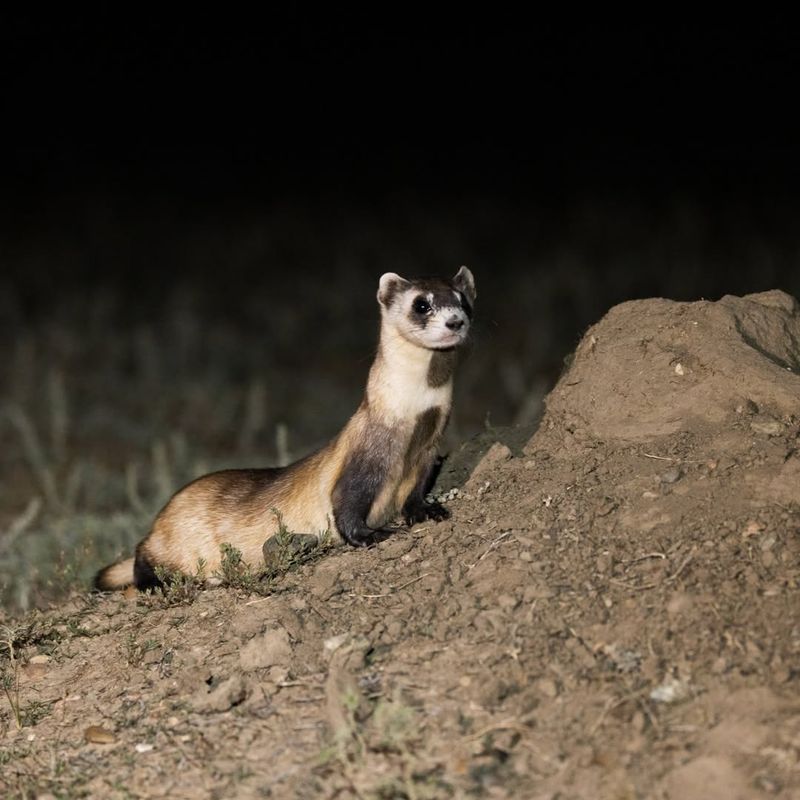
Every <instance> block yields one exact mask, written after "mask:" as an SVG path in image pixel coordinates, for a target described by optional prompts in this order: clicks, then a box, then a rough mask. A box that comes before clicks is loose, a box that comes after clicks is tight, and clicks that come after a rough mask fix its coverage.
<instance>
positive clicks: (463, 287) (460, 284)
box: [453, 267, 478, 303]
mask: <svg viewBox="0 0 800 800" xmlns="http://www.w3.org/2000/svg"><path fill="white" fill-rule="evenodd" d="M453 286H455V287H456V289H458V291H459V292H461V293H462V294H463V295H465V296H466V298H467V300H469V302H470V303H474V302H475V298H476V297H477V296H478V294H477V292H476V291H475V278H473V277H472V273H471V272H470V271H469V269H467V267H461V269H460V270H459V271H458V272H456V275H455V277H454V278H453Z"/></svg>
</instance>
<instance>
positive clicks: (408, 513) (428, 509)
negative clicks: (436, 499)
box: [403, 503, 450, 527]
mask: <svg viewBox="0 0 800 800" xmlns="http://www.w3.org/2000/svg"><path fill="white" fill-rule="evenodd" d="M449 517H450V512H449V511H448V510H447V509H446V508H445V507H444V506H443V505H442V504H441V503H420V504H419V505H415V506H413V507H412V508H408V507H407V508H405V509H404V511H403V519H404V520H405V523H406V525H408V526H409V527H411V526H412V525H416V524H417V523H418V522H425V521H426V520H429V519H432V520H434V521H435V522H441V521H442V520H445V519H449Z"/></svg>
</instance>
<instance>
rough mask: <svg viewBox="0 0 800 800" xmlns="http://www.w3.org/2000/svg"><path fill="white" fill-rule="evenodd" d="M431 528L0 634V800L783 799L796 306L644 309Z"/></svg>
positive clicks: (795, 452) (461, 476)
mask: <svg viewBox="0 0 800 800" xmlns="http://www.w3.org/2000/svg"><path fill="white" fill-rule="evenodd" d="M436 491H437V492H438V493H440V494H444V495H445V496H446V498H447V500H446V502H447V504H448V505H449V507H450V509H451V511H452V514H453V516H452V519H451V520H449V521H447V522H444V523H439V524H433V523H429V524H424V525H419V526H417V527H416V528H414V529H413V530H411V531H409V532H406V533H400V534H398V535H396V536H393V537H392V538H390V539H388V540H387V541H385V542H383V543H381V544H380V545H378V546H376V547H373V548H371V549H368V550H365V551H355V550H352V549H348V548H346V547H343V546H336V547H333V548H330V549H327V550H324V551H319V552H317V553H314V554H312V557H311V559H310V560H309V561H307V562H306V563H294V564H291V565H290V568H289V569H286V571H284V572H281V573H279V574H275V575H273V576H272V577H271V578H269V579H268V580H267V581H266V582H262V583H255V582H254V581H252V580H250V579H249V576H239V577H238V579H237V577H236V576H232V580H231V583H232V585H231V586H229V587H227V588H218V589H205V590H201V589H199V588H198V587H197V586H195V585H194V584H193V583H192V582H191V581H187V582H186V583H185V584H183V585H181V586H178V587H176V588H174V589H173V590H172V591H170V592H169V593H168V594H167V595H160V594H158V595H140V594H136V593H128V594H124V595H123V594H117V595H108V596H99V595H88V594H84V595H79V596H75V597H74V598H73V599H72V600H71V601H70V602H68V603H67V604H62V605H60V606H58V607H55V608H52V609H50V610H47V611H43V612H41V611H40V612H35V613H32V614H30V615H28V616H27V617H25V618H22V619H15V618H11V617H5V618H4V619H2V623H3V627H0V633H3V637H2V638H3V640H4V641H3V642H1V643H0V648H1V649H2V653H0V666H1V667H2V669H3V676H4V678H3V680H4V686H5V691H4V693H3V694H2V695H0V742H1V743H2V746H1V747H0V788H1V790H2V791H0V793H2V795H3V796H4V797H6V796H7V797H24V798H34V797H40V798H45V797H84V796H85V797H98V798H100V797H102V798H127V797H161V796H164V797H171V798H197V797H211V798H231V797H242V798H247V797H274V798H294V797H297V798H316V797H319V798H333V797H337V798H408V799H409V800H412V799H413V800H423V799H424V798H448V797H459V798H460V797H491V798H506V797H508V798H541V800H556V798H558V800H568V799H572V798H575V799H577V798H614V799H615V800H616V799H619V800H623V799H627V798H631V799H633V798H659V800H668V799H671V800H674V799H675V798H680V800H701V799H702V800H716V799H717V798H718V799H719V800H722V799H723V798H724V799H725V800H730V799H732V798H773V797H774V798H785V799H786V800H788V799H789V798H793V800H797V798H800V694H799V693H798V687H800V613H798V612H799V611H800V591H799V590H800V308H798V305H797V303H796V302H795V301H794V300H793V299H792V298H790V297H789V296H788V295H785V294H782V293H780V292H768V293H763V294H759V295H750V296H747V297H744V298H735V297H726V298H723V299H722V300H720V301H719V302H716V303H711V302H696V303H674V302H670V301H667V300H646V301H635V302H630V303H625V304H623V305H621V306H617V307H615V308H614V309H612V310H611V312H609V314H608V315H606V317H605V318H604V319H603V320H601V321H600V322H599V323H598V324H597V325H595V326H594V327H592V328H590V329H589V331H588V332H587V333H586V335H585V336H584V338H583V340H582V341H581V343H580V345H579V346H578V348H577V350H576V351H575V354H574V357H573V359H572V361H571V363H570V365H569V367H568V369H567V370H566V371H565V373H564V375H563V376H562V378H561V380H560V381H559V383H558V385H557V386H556V388H555V389H554V391H553V392H552V393H551V394H550V396H549V398H548V402H547V410H546V413H545V416H544V418H543V420H542V422H541V424H540V425H539V427H538V429H537V430H536V431H535V432H533V431H532V430H525V429H510V430H497V431H494V432H491V431H490V432H488V433H486V434H484V435H482V436H481V437H480V438H478V439H475V440H473V441H471V442H468V443H466V444H465V445H464V446H463V447H462V448H461V449H460V450H457V451H456V452H454V453H453V454H452V455H451V457H450V458H449V460H448V461H447V462H446V464H445V469H444V470H443V473H442V475H441V476H440V482H439V486H438V487H437V490H436Z"/></svg>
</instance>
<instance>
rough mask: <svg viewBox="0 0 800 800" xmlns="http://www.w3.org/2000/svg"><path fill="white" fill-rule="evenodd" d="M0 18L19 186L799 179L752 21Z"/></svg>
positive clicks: (439, 185) (191, 192)
mask: <svg viewBox="0 0 800 800" xmlns="http://www.w3.org/2000/svg"><path fill="white" fill-rule="evenodd" d="M106 13H107V16H106V17H105V18H102V17H100V18H94V19H92V21H80V20H75V19H72V18H69V17H66V16H65V17H64V18H62V19H61V20H55V21H54V20H52V19H50V20H49V21H48V23H47V24H46V25H44V26H43V22H42V20H41V19H39V18H37V17H36V16H34V15H32V14H31V15H29V16H27V17H26V16H24V15H18V17H17V18H15V19H13V20H11V21H9V20H6V24H4V25H3V26H2V34H0V36H2V42H1V44H2V51H3V59H4V61H5V62H6V63H5V68H4V74H5V75H6V76H7V78H9V77H10V80H7V81H6V86H5V87H4V94H5V103H4V104H5V106H6V111H7V113H6V114H5V115H4V116H5V117H6V125H5V127H6V132H7V134H8V142H9V143H8V144H7V146H6V148H5V152H4V158H3V178H4V179H3V187H4V189H5V191H4V194H5V195H6V203H7V201H8V195H9V194H11V195H12V196H14V197H15V198H17V200H19V198H20V195H27V196H28V197H32V198H34V200H35V198H36V197H38V196H43V195H47V194H48V193H52V192H61V191H68V192H72V191H80V190H83V189H98V188H99V189H100V190H101V191H107V192H111V193H115V192H117V193H128V194H136V193H144V194H145V195H150V194H164V193H167V194H170V193H177V194H178V195H182V194H186V195H188V196H191V197H195V198H196V197H202V196H203V195H204V194H206V195H209V196H214V195H215V194H216V193H218V192H227V193H234V194H237V195H241V196H245V197H246V196H247V195H248V193H254V194H256V195H258V196H265V195H269V196H271V197H272V199H280V198H281V197H283V196H287V195H290V194H294V195H298V194H299V195H301V196H302V195H303V194H306V193H307V194H317V193H319V192H328V193H333V194H338V195H345V196H351V197H356V198H360V199H370V198H372V197H373V196H375V195H381V194H383V193H386V192H394V191H398V190H409V191H417V192H423V193H425V194H434V195H437V194H443V195H447V194H448V193H456V194H461V193H463V192H465V191H466V192H470V193H473V194H482V193H483V194H487V193H488V194H493V193H500V194H503V195H505V196H510V197H514V198H517V199H522V200H528V199H531V198H533V199H541V197H542V196H547V195H548V194H549V193H551V192H567V193H569V192H581V191H584V190H587V189H589V190H599V191H604V192H609V191H610V192H642V191H646V192H654V191H660V190H661V189H662V188H666V189H670V188H674V187H677V188H680V189H687V188H688V190H690V191H693V192H712V193H714V192H716V193H728V192H734V193H744V194H746V193H750V192H758V191H762V190H769V191H779V192H783V193H786V192H790V193H794V192H796V189H795V186H796V185H797V178H798V163H799V162H800V159H799V158H798V153H797V150H798V148H797V146H796V144H795V142H796V141H797V139H796V137H795V134H796V130H795V129H792V128H791V127H790V124H789V120H790V119H791V117H792V115H793V112H794V106H795V105H796V103H795V89H796V87H795V86H794V77H795V72H796V70H795V67H796V61H797V57H796V55H795V54H796V50H797V48H796V42H795V41H794V39H793V37H792V36H791V35H790V34H791V28H790V26H789V25H788V23H787V24H786V25H785V26H782V25H781V20H779V19H778V20H775V21H774V23H773V24H770V25H769V26H766V27H765V28H763V29H758V28H757V27H754V26H746V25H742V26H741V27H740V28H739V29H736V30H731V29H724V28H722V29H721V28H711V27H709V28H705V29H701V28H700V27H698V28H685V29H683V30H680V31H677V32H676V31H674V29H673V30H671V31H670V32H665V30H664V29H663V28H662V26H659V25H650V26H647V25H641V26H635V27H625V28H621V29H620V28H615V27H613V26H608V25H606V26H596V27H584V28H582V29H577V30H576V29H575V28H572V27H571V28H569V29H565V28H560V27H558V26H555V25H539V26H537V27H536V28H535V30H523V28H524V27H526V26H522V25H521V23H520V20H519V19H516V18H514V17H511V16H509V17H507V18H505V19H492V20H483V19H474V20H472V21H469V20H466V21H462V22H461V23H459V24H458V25H455V26H454V24H453V23H452V22H448V23H441V24H438V23H435V22H433V21H430V20H425V21H424V22H422V21H420V20H410V19H402V20H392V21H390V22H386V23H383V24H374V25H372V26H370V25H367V24H365V23H364V22H363V21H362V20H358V21H353V20H352V19H348V18H346V17H343V18H341V19H338V20H335V21H332V20H327V21H326V20H322V19H314V18H313V16H312V15H311V14H310V13H305V14H300V13H298V14H296V15H295V17H294V18H291V19H290V18H281V19H259V20H248V19H247V18H244V17H242V18H233V17H227V18H225V19H218V18H216V17H214V16H212V15H211V14H210V12H207V13H206V15H205V16H203V15H202V14H201V15H200V16H198V14H197V12H194V14H193V17H192V19H191V20H184V19H181V18H173V19H165V18H159V19H158V20H154V21H150V22H146V21H142V20H139V19H137V20H131V19H126V18H124V17H123V16H122V15H121V13H120V12H116V13H115V14H114V15H113V16H111V15H109V14H108V12H106Z"/></svg>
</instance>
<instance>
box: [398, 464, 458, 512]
mask: <svg viewBox="0 0 800 800" xmlns="http://www.w3.org/2000/svg"><path fill="white" fill-rule="evenodd" d="M437 466H438V461H437V458H436V453H435V452H432V453H430V456H429V457H428V458H427V459H426V460H425V461H424V462H423V464H422V465H421V467H420V471H419V478H418V480H417V483H416V485H415V486H414V488H413V489H412V490H411V494H410V495H409V496H408V498H407V499H406V502H405V503H404V504H403V519H404V520H405V523H406V525H408V526H409V527H410V526H412V525H416V524H417V523H418V522H425V520H428V519H432V520H435V521H436V522H441V521H442V520H445V519H448V518H449V516H450V512H449V511H448V510H447V509H446V508H445V507H444V506H443V505H442V504H441V503H436V502H434V503H428V502H426V501H425V496H426V495H427V494H428V492H429V491H430V489H431V488H432V487H433V481H434V478H435V476H436V467H437Z"/></svg>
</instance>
